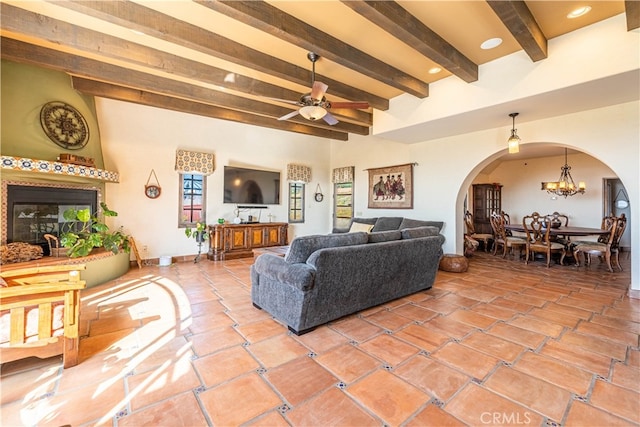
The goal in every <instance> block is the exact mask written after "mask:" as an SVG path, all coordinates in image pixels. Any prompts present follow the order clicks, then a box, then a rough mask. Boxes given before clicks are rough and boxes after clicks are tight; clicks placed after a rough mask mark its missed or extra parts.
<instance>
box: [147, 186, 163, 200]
mask: <svg viewBox="0 0 640 427" xmlns="http://www.w3.org/2000/svg"><path fill="white" fill-rule="evenodd" d="M161 191H162V190H161V189H160V187H158V186H157V185H145V186H144V194H145V196H147V197H148V198H150V199H157V198H158V197H160V192H161Z"/></svg>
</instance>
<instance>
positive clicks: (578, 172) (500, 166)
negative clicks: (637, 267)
mask: <svg viewBox="0 0 640 427" xmlns="http://www.w3.org/2000/svg"><path fill="white" fill-rule="evenodd" d="M565 147H566V148H568V155H567V164H568V165H569V166H570V167H571V170H570V173H571V175H572V177H573V179H574V181H575V182H576V183H577V182H578V181H585V182H586V184H587V190H586V192H585V193H584V194H576V195H574V196H569V197H566V198H565V197H561V196H555V195H552V194H549V193H548V192H547V191H545V190H543V189H542V182H545V181H557V180H558V178H559V176H560V172H561V167H562V166H563V165H564V163H565V154H564V149H565ZM596 151H597V150H585V149H584V147H579V146H575V145H571V144H567V143H563V142H559V141H552V142H529V143H526V144H523V145H522V146H521V151H520V153H519V154H517V155H510V154H508V153H507V150H506V149H502V150H499V151H496V152H494V153H493V154H491V155H489V156H488V157H486V158H485V159H484V160H482V161H480V162H479V163H478V164H477V165H476V166H475V167H474V168H472V169H471V170H470V171H469V173H468V174H467V176H466V178H465V179H464V181H463V183H462V185H461V187H460V190H459V193H458V196H457V198H456V252H457V253H463V252H464V248H463V243H464V242H463V240H464V239H463V236H464V232H465V227H464V212H465V209H467V208H468V209H470V208H471V206H472V204H473V197H472V192H471V189H472V185H473V184H479V183H499V184H501V185H502V210H504V211H505V212H507V213H509V214H510V216H511V220H512V222H520V221H521V220H522V217H523V216H524V215H528V214H531V213H532V212H534V211H536V212H539V213H541V214H550V213H552V212H560V213H564V214H567V215H568V216H569V218H570V224H571V225H573V226H580V227H595V228H598V227H599V226H600V223H601V220H602V217H603V216H605V215H608V214H610V213H612V211H611V203H612V200H611V199H612V198H615V195H613V196H612V195H611V194H609V193H608V191H609V190H608V189H607V188H606V185H605V182H607V181H610V180H616V181H618V180H619V182H621V183H622V185H623V186H625V187H627V183H626V182H625V180H624V179H622V178H621V177H620V176H619V175H618V174H617V173H616V171H615V170H614V167H612V166H609V165H607V164H606V162H605V161H604V160H601V159H600V158H599V154H600V153H598V152H596ZM630 187H631V188H633V185H630ZM630 193H631V192H630V191H626V194H627V196H628V199H629V207H628V208H627V209H628V210H629V214H627V215H626V216H627V218H628V221H629V223H628V226H627V230H626V231H625V236H627V241H630V240H631V235H632V233H633V232H634V230H635V229H637V225H636V224H634V223H633V221H631V217H632V216H631V215H630V211H631V209H633V208H634V206H635V205H634V203H637V200H632V199H633V197H632V195H631V194H630ZM613 212H615V210H614V211H613ZM629 246H631V245H630V244H629ZM632 274H633V273H632ZM631 283H633V278H632V281H631Z"/></svg>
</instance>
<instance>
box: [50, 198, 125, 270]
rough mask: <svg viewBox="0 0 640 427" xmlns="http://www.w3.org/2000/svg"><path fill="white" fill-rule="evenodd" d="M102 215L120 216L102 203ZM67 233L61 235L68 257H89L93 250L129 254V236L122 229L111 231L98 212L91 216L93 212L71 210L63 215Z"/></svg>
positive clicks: (88, 210)
mask: <svg viewBox="0 0 640 427" xmlns="http://www.w3.org/2000/svg"><path fill="white" fill-rule="evenodd" d="M100 207H101V208H102V215H103V216H105V217H107V216H118V213H117V212H115V211H112V210H110V209H109V208H108V207H107V205H106V203H104V202H101V203H100ZM62 215H63V217H64V219H65V221H66V222H65V226H66V228H67V231H65V232H63V233H62V234H61V235H60V245H61V246H62V247H65V248H67V255H68V256H69V257H71V258H77V257H81V256H87V255H89V254H90V253H91V251H92V250H93V248H104V249H105V250H107V251H111V252H113V253H114V254H117V253H118V252H120V251H121V250H124V251H125V252H127V253H128V252H129V251H130V250H131V248H130V246H129V235H127V234H125V233H123V232H122V227H120V228H119V229H118V230H116V231H113V232H112V231H110V230H109V227H108V226H107V225H106V224H105V223H104V221H102V220H100V217H99V216H98V212H96V213H95V214H94V215H91V210H90V209H89V208H87V209H74V208H70V209H67V210H66V211H64V213H63V214H62Z"/></svg>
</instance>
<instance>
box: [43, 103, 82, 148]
mask: <svg viewBox="0 0 640 427" xmlns="http://www.w3.org/2000/svg"><path fill="white" fill-rule="evenodd" d="M40 125H42V129H43V130H44V133H45V134H46V135H47V136H48V137H49V139H51V140H52V141H53V142H55V143H56V144H58V145H59V146H60V147H62V148H66V149H67V150H79V149H81V148H82V147H84V146H85V145H87V142H89V125H87V121H86V120H85V119H84V117H83V116H82V114H80V112H79V111H78V110H76V109H75V108H73V107H72V106H71V105H69V104H65V103H64V102H59V101H52V102H48V103H46V104H44V105H43V106H42V109H41V110H40Z"/></svg>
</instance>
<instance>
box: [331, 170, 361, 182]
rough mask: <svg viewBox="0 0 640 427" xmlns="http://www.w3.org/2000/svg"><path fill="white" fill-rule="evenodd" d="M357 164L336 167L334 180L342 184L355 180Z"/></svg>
mask: <svg viewBox="0 0 640 427" xmlns="http://www.w3.org/2000/svg"><path fill="white" fill-rule="evenodd" d="M354 170H355V166H345V167H343V168H335V169H334V170H333V176H332V180H331V181H332V182H333V183H334V184H341V183H343V182H353V174H354Z"/></svg>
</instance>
